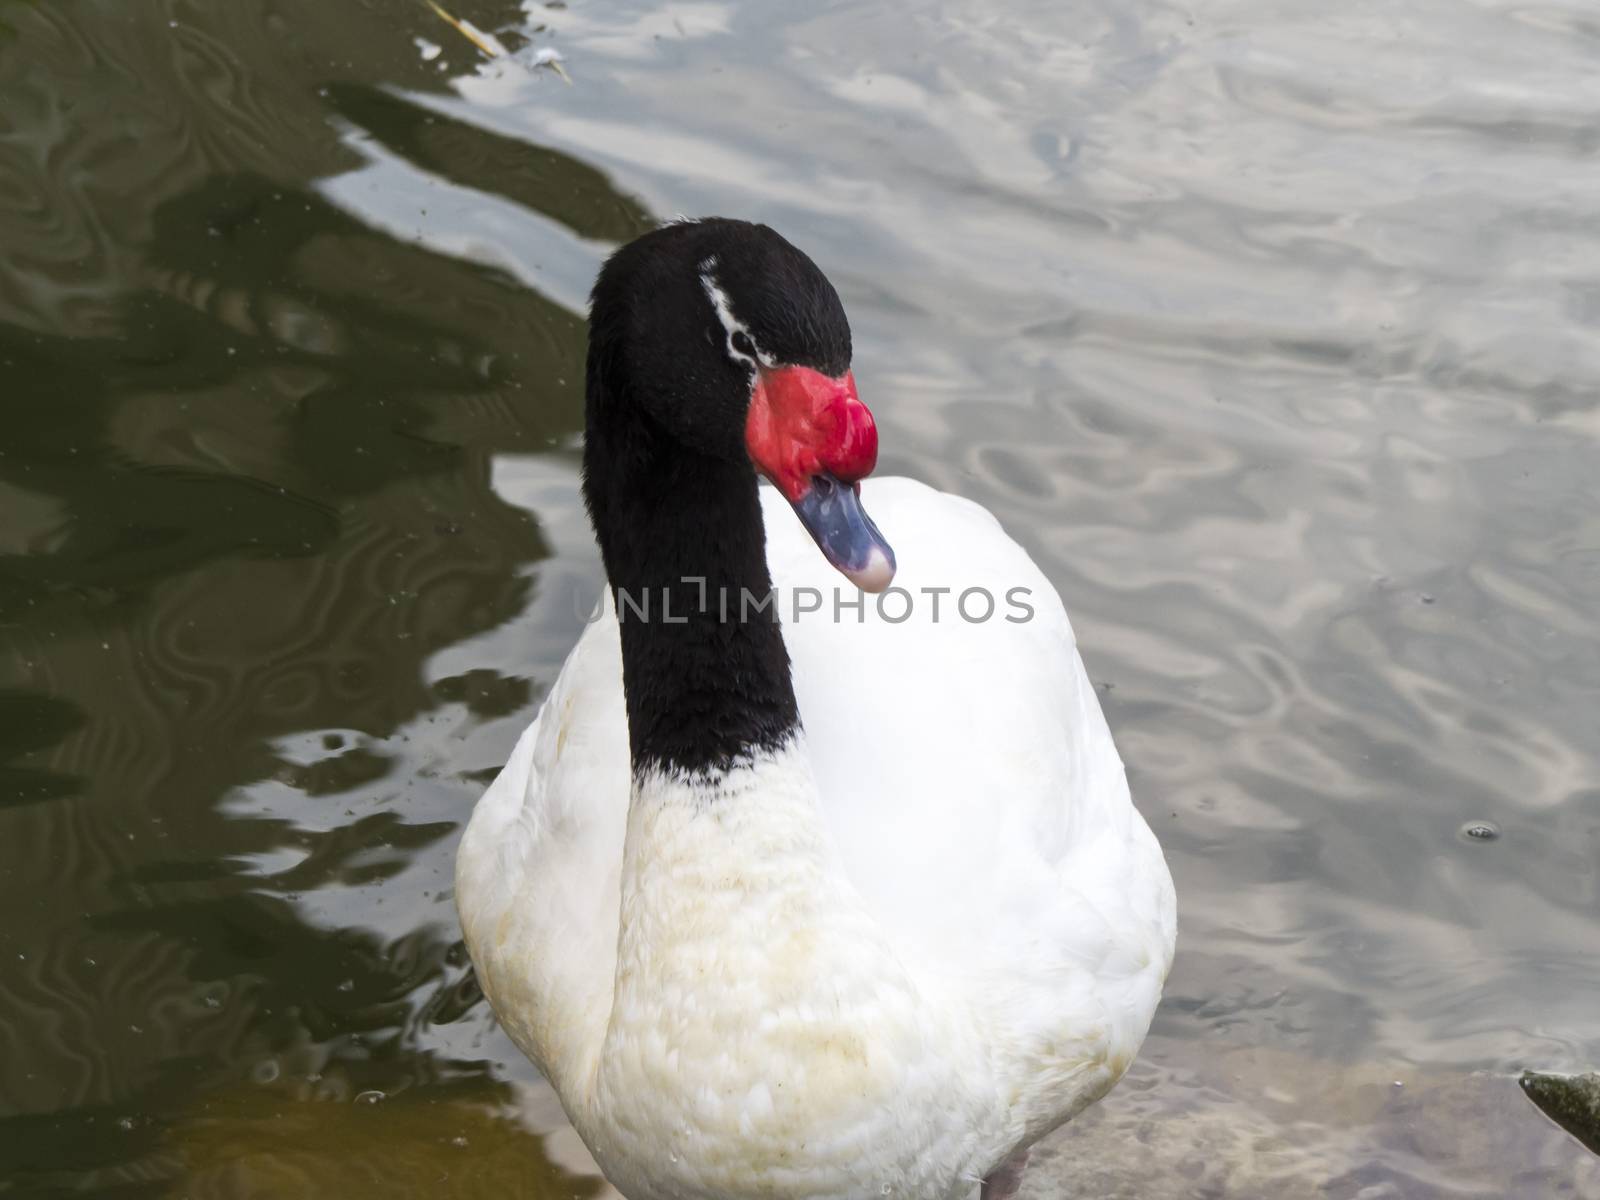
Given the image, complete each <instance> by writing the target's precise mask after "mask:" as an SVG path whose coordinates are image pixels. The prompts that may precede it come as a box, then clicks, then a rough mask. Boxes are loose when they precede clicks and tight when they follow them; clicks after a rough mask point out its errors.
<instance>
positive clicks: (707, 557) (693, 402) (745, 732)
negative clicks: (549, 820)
mask: <svg viewBox="0 0 1600 1200" xmlns="http://www.w3.org/2000/svg"><path fill="white" fill-rule="evenodd" d="M586 403H587V408H586V422H587V427H586V433H585V440H584V457H583V483H584V499H585V501H586V503H587V504H588V507H589V515H590V518H591V519H592V520H593V522H594V527H595V535H596V538H597V539H598V541H599V543H600V552H601V556H602V558H603V559H604V561H605V567H606V577H607V579H608V580H609V581H610V583H611V587H612V590H613V596H614V599H615V602H616V610H617V614H618V620H619V623H620V625H621V639H622V663H623V682H624V689H625V692H626V695H627V702H628V728H629V737H630V740H631V744H632V749H633V758H634V765H635V767H636V769H637V768H639V767H641V766H643V765H646V764H651V763H655V764H664V765H669V766H673V767H679V768H685V769H691V770H698V769H702V768H707V767H711V766H715V765H718V764H726V763H728V762H731V761H733V760H735V759H737V758H739V757H740V756H742V755H746V754H748V753H750V752H752V750H753V749H754V748H757V747H773V746H776V745H778V744H779V743H781V742H782V741H783V740H784V739H785V738H786V737H788V736H789V735H790V734H791V733H792V732H793V730H794V729H795V727H796V723H797V720H798V717H797V714H796V709H795V701H794V691H793V688H792V686H791V683H790V679H789V661H788V655H787V653H786V651H785V649H784V643H783V639H782V636H781V633H780V631H779V629H778V624H777V612H776V610H775V609H774V608H771V607H757V608H755V609H753V610H747V609H746V608H745V606H744V603H743V600H742V598H743V597H745V596H747V595H748V596H749V597H750V598H751V599H752V600H753V601H755V602H756V603H757V604H758V605H762V604H764V603H765V602H768V601H770V599H771V596H770V589H771V578H770V575H769V573H768V570H767V563H766V534H765V529H764V526H763V524H762V516H761V504H760V500H759V498H758V496H757V492H756V474H757V472H759V473H761V474H763V475H765V476H767V477H768V478H769V479H771V480H772V482H773V483H775V484H777V485H778V487H779V488H780V489H781V490H782V491H783V493H784V495H785V496H786V497H787V498H788V500H789V501H790V503H791V504H792V505H793V506H794V510H795V513H796V514H797V515H798V517H799V518H800V521H801V523H802V524H804V526H805V527H806V528H807V529H808V530H809V531H810V532H811V535H812V537H813V538H814V539H815V540H816V542H817V545H818V546H819V547H820V548H821V549H822V552H823V554H824V555H825V556H826V557H827V558H828V559H829V561H831V562H832V563H833V564H834V565H835V566H836V567H838V568H839V569H840V570H841V571H843V572H844V573H845V575H846V576H848V577H849V578H850V579H851V580H853V581H854V582H856V583H857V584H859V585H860V586H862V587H863V588H868V589H871V590H881V589H882V588H883V587H886V586H887V585H888V582H889V580H890V579H891V578H892V577H893V574H894V556H893V553H892V552H891V551H890V550H889V547H888V545H887V544H886V543H885V542H884V541H883V538H882V537H881V535H879V533H878V531H877V529H876V528H875V527H874V526H873V524H872V522H871V521H870V520H869V519H867V516H866V514H865V513H864V512H863V511H862V509H861V505H860V500H859V489H858V488H857V487H855V486H854V484H855V482H856V481H857V480H859V479H861V477H862V476H864V475H866V474H868V473H869V472H870V471H871V470H872V467H873V465H874V464H875V462H876V461H877V451H878V435H877V429H876V426H875V425H874V424H873V421H872V415H871V413H869V412H868V411H867V408H866V406H865V405H864V404H862V403H861V401H860V399H859V398H858V397H857V395H856V386H855V380H854V378H853V377H852V376H851V373H850V326H849V324H848V322H847V321H846V320H845V315H844V308H843V306H842V305H841V304H840V303H839V296H838V294H837V293H836V292H835V291H834V290H833V285H832V284H830V283H829V282H828V280H827V278H826V277H825V276H824V275H823V274H822V272H821V271H819V270H818V269H817V266H816V264H815V263H813V262H812V261H811V260H810V259H809V258H807V257H806V256H805V255H804V254H802V253H801V252H800V251H799V250H796V249H795V248H794V247H793V246H791V245H790V244H789V243H788V242H786V241H784V239H783V238H781V237H779V236H778V235H777V234H776V233H774V232H773V231H772V230H770V229H768V228H766V226H764V225H751V224H748V223H746V222H743V221H727V220H720V219H718V220H705V221H694V222H683V223H680V224H675V225H669V226H667V227H665V228H663V229H658V230H656V231H654V232H652V233H648V234H645V235H644V236H643V237H641V238H639V239H638V240H637V241H634V242H632V243H630V244H628V245H626V246H624V247H623V248H622V249H620V250H618V251H617V253H616V254H615V255H613V256H612V258H611V259H610V261H609V262H607V263H606V265H605V267H604V268H603V269H602V270H601V272H600V278H599V280H598V281H596V283H595V287H594V293H593V296H592V297H591V309H590V317H589V361H588V391H587V402H586ZM722 597H728V598H729V599H730V601H731V604H732V606H733V607H732V609H731V610H730V609H728V608H725V607H724V605H723V602H722V599H721V598H722ZM652 605H653V606H654V607H653V608H652V607H651V606H652ZM641 606H642V607H643V610H644V615H640V608H641ZM668 610H670V612H671V614H672V616H671V617H668V616H667V615H666V612H667V611H668ZM652 611H653V612H654V614H655V615H654V616H653V617H652V616H650V615H648V614H649V613H650V612H652ZM630 613H631V614H632V615H630ZM730 613H731V615H730Z"/></svg>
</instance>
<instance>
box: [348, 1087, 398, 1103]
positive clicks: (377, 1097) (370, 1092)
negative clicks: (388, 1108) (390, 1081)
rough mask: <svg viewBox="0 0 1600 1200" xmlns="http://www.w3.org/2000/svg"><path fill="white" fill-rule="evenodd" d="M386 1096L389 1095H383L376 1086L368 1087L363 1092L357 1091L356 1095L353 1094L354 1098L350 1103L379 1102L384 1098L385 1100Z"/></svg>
mask: <svg viewBox="0 0 1600 1200" xmlns="http://www.w3.org/2000/svg"><path fill="white" fill-rule="evenodd" d="M388 1098H389V1097H387V1096H385V1095H384V1094H383V1093H382V1092H380V1091H379V1090H378V1089H377V1088H368V1089H367V1090H366V1091H364V1092H357V1093H356V1096H355V1099H354V1100H352V1101H351V1103H352V1104H381V1103H383V1102H384V1101H385V1100H387V1099H388Z"/></svg>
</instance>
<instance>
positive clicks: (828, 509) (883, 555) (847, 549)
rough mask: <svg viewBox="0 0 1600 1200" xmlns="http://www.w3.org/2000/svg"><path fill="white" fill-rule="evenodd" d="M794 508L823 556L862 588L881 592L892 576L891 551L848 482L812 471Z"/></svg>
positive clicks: (892, 552)
mask: <svg viewBox="0 0 1600 1200" xmlns="http://www.w3.org/2000/svg"><path fill="white" fill-rule="evenodd" d="M794 511H795V514H796V515H797V516H798V517H799V518H800V523H801V524H802V525H804V526H805V527H806V531H807V532H808V533H810V534H811V537H812V538H813V540H815V541H816V543H817V548H818V549H820V550H821V551H822V554H823V557H824V558H826V559H827V560H828V561H829V562H830V563H832V564H833V565H834V566H835V567H836V568H838V570H839V571H840V572H841V573H842V574H843V575H844V576H845V578H846V579H848V580H850V582H851V583H853V584H855V585H856V586H857V587H858V588H860V589H861V590H862V591H864V592H881V591H883V589H884V588H886V587H888V586H889V584H890V583H891V582H892V581H893V580H894V551H893V550H891V549H890V548H889V543H888V542H886V541H884V540H883V534H881V533H879V532H878V527H877V526H876V525H874V524H873V523H872V518H871V517H869V516H867V513H866V510H865V509H863V508H862V507H861V497H860V496H858V495H856V489H855V488H854V487H852V486H851V485H850V484H848V483H844V482H842V481H840V480H839V479H836V478H835V477H834V476H832V475H829V474H826V473H824V474H821V475H815V476H813V477H812V479H811V486H810V487H809V488H807V489H806V491H805V494H804V495H802V496H801V497H800V499H798V500H796V501H794Z"/></svg>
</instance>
